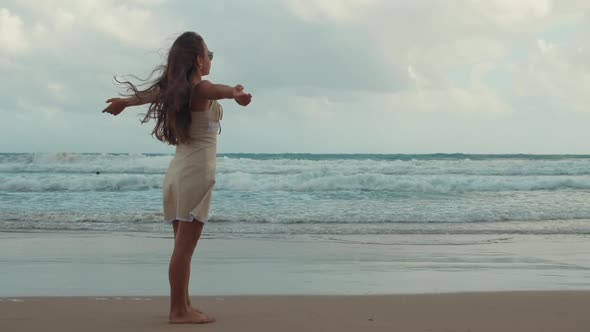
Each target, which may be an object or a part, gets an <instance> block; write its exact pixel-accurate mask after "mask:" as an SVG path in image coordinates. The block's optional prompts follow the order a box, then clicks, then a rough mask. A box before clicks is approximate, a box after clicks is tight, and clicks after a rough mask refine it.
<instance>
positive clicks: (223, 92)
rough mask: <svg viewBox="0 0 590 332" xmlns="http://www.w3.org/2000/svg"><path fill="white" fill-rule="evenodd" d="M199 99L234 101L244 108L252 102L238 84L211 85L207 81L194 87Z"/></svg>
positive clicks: (250, 96)
mask: <svg viewBox="0 0 590 332" xmlns="http://www.w3.org/2000/svg"><path fill="white" fill-rule="evenodd" d="M195 89H196V93H197V95H198V96H199V97H201V98H203V99H208V100H218V99H234V100H235V101H236V102H237V103H238V104H240V105H242V106H246V105H248V104H249V103H250V101H252V95H251V94H249V93H246V92H244V87H243V86H241V85H240V84H238V85H236V86H233V87H232V86H229V85H224V84H213V83H211V82H209V81H202V82H201V83H199V84H198V85H197V86H196V87H195Z"/></svg>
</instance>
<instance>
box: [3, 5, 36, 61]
mask: <svg viewBox="0 0 590 332" xmlns="http://www.w3.org/2000/svg"><path fill="white" fill-rule="evenodd" d="M28 48H29V43H28V41H27V38H26V35H25V30H24V23H23V21H22V19H21V18H20V17H19V16H18V15H16V14H12V13H11V12H10V11H9V10H8V9H6V8H0V53H4V54H11V55H14V54H20V53H23V52H25V51H26V50H27V49H28Z"/></svg>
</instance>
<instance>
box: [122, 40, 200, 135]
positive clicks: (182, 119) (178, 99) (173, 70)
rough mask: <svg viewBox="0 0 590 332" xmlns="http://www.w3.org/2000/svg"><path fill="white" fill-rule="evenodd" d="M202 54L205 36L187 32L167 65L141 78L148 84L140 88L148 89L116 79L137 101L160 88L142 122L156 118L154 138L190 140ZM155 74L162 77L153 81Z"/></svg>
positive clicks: (174, 44) (170, 55)
mask: <svg viewBox="0 0 590 332" xmlns="http://www.w3.org/2000/svg"><path fill="white" fill-rule="evenodd" d="M199 55H200V56H204V55H205V45H204V41H203V37H201V36H200V35H199V34H197V33H195V32H192V31H187V32H184V33H182V34H181V35H180V36H178V38H176V40H175V41H174V43H173V44H172V47H171V48H170V51H169V52H168V56H167V60H166V65H160V66H158V67H156V68H155V69H154V70H153V71H152V73H151V75H150V77H148V78H147V79H146V80H141V79H139V80H141V81H144V82H145V83H143V84H140V85H139V86H146V85H147V86H148V87H147V88H146V89H144V90H141V89H138V87H137V86H135V85H134V84H133V83H131V82H129V81H119V80H118V79H117V78H116V77H115V80H116V81H117V83H119V84H123V85H126V86H127V91H128V92H131V91H132V92H133V93H132V94H131V95H135V96H137V97H138V98H141V95H145V94H149V93H152V92H154V91H157V90H158V89H159V93H158V95H157V97H156V98H154V100H153V101H152V103H151V104H150V105H149V108H148V112H147V113H146V114H145V116H144V118H143V120H141V123H146V122H148V121H149V120H151V119H155V120H156V126H155V127H154V130H153V131H152V136H156V138H157V139H158V140H160V141H162V142H166V143H168V144H170V145H177V144H180V143H186V142H188V141H189V139H190V136H189V127H190V122H191V112H190V109H189V103H190V94H191V87H192V83H191V79H192V76H193V73H194V72H195V61H196V58H197V56H199ZM156 74H159V75H158V77H157V78H156V79H154V80H150V79H151V77H153V76H154V75H156ZM136 78H137V77H136Z"/></svg>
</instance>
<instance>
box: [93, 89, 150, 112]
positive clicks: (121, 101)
mask: <svg viewBox="0 0 590 332" xmlns="http://www.w3.org/2000/svg"><path fill="white" fill-rule="evenodd" d="M159 93H160V89H158V88H155V89H152V90H150V91H146V92H142V93H140V94H139V95H134V96H131V97H127V98H110V99H107V101H106V102H107V103H110V104H109V105H108V106H107V107H105V109H103V110H102V112H103V113H110V114H112V115H119V114H120V113H121V112H123V111H124V110H125V108H127V107H131V106H139V105H144V104H148V103H152V102H154V101H155V100H156V98H157V97H158V94H159Z"/></svg>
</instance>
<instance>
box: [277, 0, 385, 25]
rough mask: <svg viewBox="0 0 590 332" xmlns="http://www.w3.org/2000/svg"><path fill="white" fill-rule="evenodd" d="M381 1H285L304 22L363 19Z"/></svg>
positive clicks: (381, 0)
mask: <svg viewBox="0 0 590 332" xmlns="http://www.w3.org/2000/svg"><path fill="white" fill-rule="evenodd" d="M382 2H383V0H340V1H334V0H286V4H287V6H288V8H289V9H291V10H292V12H293V13H294V14H295V15H296V16H298V17H299V18H301V19H302V20H304V21H308V22H320V23H321V22H324V21H325V20H328V21H348V20H354V19H360V18H363V16H364V14H365V13H366V12H367V11H369V10H371V9H376V8H378V7H379V5H380V4H381V3H382Z"/></svg>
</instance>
